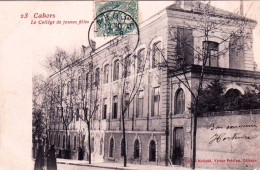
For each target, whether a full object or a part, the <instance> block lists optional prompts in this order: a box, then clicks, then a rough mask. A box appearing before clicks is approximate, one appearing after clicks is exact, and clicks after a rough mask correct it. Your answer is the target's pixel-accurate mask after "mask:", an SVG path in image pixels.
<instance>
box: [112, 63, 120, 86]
mask: <svg viewBox="0 0 260 170" xmlns="http://www.w3.org/2000/svg"><path fill="white" fill-rule="evenodd" d="M118 79H119V60H116V61H114V72H113V80H114V81H115V80H118Z"/></svg>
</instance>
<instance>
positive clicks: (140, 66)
mask: <svg viewBox="0 0 260 170" xmlns="http://www.w3.org/2000/svg"><path fill="white" fill-rule="evenodd" d="M144 52H145V50H144V49H141V50H140V51H139V52H138V54H137V73H140V72H142V71H143V70H144V66H145V61H144V59H145V58H144V57H145V53H144Z"/></svg>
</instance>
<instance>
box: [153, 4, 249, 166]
mask: <svg viewBox="0 0 260 170" xmlns="http://www.w3.org/2000/svg"><path fill="white" fill-rule="evenodd" d="M184 3H186V5H194V6H195V8H194V9H193V10H192V12H193V17H192V21H188V22H186V21H185V22H183V24H182V25H181V26H173V27H170V28H169V33H170V36H169V37H170V41H171V42H172V43H173V44H174V45H175V50H173V51H169V52H168V55H167V56H165V55H164V54H163V52H162V50H161V49H159V47H157V46H155V47H156V48H157V49H158V50H159V51H160V53H161V56H162V58H163V61H162V62H160V61H157V62H158V63H159V66H160V68H161V69H162V70H163V71H165V72H167V73H168V74H169V77H174V78H176V79H177V80H178V81H179V82H180V83H181V84H183V85H184V86H185V88H186V89H187V90H188V91H189V92H190V93H191V97H192V104H193V105H194V106H193V107H192V108H193V109H192V126H193V127H192V135H191V136H192V161H191V167H192V169H194V168H195V162H196V161H195V160H196V133H197V116H198V112H199V107H198V106H199V101H200V99H201V97H200V96H201V91H202V88H203V82H204V75H205V69H208V67H219V66H218V60H219V58H220V56H222V57H224V56H225V55H226V54H227V52H230V53H232V54H234V55H233V56H235V57H234V59H236V60H238V59H239V57H240V55H241V52H243V50H244V48H245V44H244V41H243V40H244V38H248V37H250V36H251V35H250V33H248V32H246V31H245V26H246V25H247V24H248V23H249V22H251V21H249V20H247V19H245V18H242V17H238V16H236V15H234V14H232V13H228V12H225V13H223V11H218V9H216V8H214V7H212V6H211V5H210V2H208V3H201V2H186V1H185V2H184ZM178 5H179V4H178V3H177V4H176V6H175V7H174V8H176V9H180V6H178ZM216 12H219V13H221V12H222V13H223V14H222V15H220V14H216ZM234 18H236V19H234ZM229 25H233V26H235V27H232V28H231V27H228V26H229ZM193 32H195V33H194V34H193ZM194 37H196V38H197V39H200V40H202V45H201V44H195V46H194ZM212 39H215V40H217V42H213V41H212ZM226 43H229V47H226V45H225V44H226ZM220 46H224V48H223V47H222V48H219V47H220ZM230 55H231V54H230ZM242 55H243V54H242ZM194 63H195V64H197V65H199V66H200V67H198V69H199V71H198V73H197V83H196V84H197V87H196V88H194V87H193V86H192V85H191V81H190V80H189V77H188V76H189V74H188V73H189V71H188V69H189V68H190V66H191V65H193V64H194ZM241 63H242V62H241ZM237 69H243V66H241V68H237ZM169 77H167V79H168V78H169ZM211 107H212V106H211ZM168 119H169V113H168V112H167V113H166V159H165V161H166V165H168V150H169V149H168V136H169V132H168V131H169V127H168V126H169V125H168Z"/></svg>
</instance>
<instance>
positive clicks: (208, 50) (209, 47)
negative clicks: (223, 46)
mask: <svg viewBox="0 0 260 170" xmlns="http://www.w3.org/2000/svg"><path fill="white" fill-rule="evenodd" d="M218 46H219V44H218V43H216V42H213V41H203V51H204V54H203V55H204V57H203V62H204V61H205V60H206V66H210V67H218V48H219V47H218Z"/></svg>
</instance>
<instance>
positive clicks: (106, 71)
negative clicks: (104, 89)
mask: <svg viewBox="0 0 260 170" xmlns="http://www.w3.org/2000/svg"><path fill="white" fill-rule="evenodd" d="M108 78H109V65H108V64H107V65H105V67H104V84H105V83H108Z"/></svg>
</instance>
